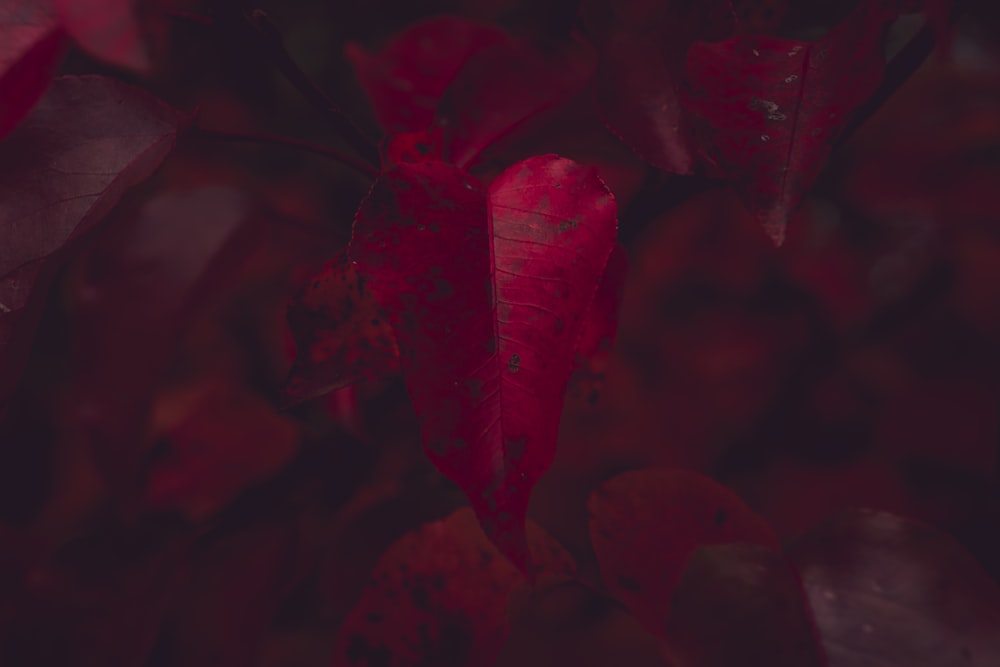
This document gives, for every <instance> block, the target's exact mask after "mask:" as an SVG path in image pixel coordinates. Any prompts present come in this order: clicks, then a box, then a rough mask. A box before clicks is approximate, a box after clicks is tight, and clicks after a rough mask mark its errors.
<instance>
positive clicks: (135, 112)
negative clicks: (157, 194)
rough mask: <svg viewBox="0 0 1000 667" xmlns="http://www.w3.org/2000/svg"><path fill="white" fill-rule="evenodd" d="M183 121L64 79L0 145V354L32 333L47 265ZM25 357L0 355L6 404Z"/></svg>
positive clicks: (154, 103) (138, 97) (102, 81)
mask: <svg viewBox="0 0 1000 667" xmlns="http://www.w3.org/2000/svg"><path fill="white" fill-rule="evenodd" d="M181 121H182V119H181V116H180V115H179V114H178V113H177V112H176V111H174V110H173V109H171V108H169V107H167V106H166V105H165V104H163V103H162V102H160V101H159V100H157V99H155V98H153V97H151V96H150V95H149V94H148V93H145V92H144V91H141V90H139V89H137V88H133V87H131V86H127V85H125V84H123V83H121V82H119V81H115V80H113V79H108V78H105V77H99V76H84V77H63V78H60V79H56V80H55V81H54V82H53V84H52V87H51V88H50V90H49V92H48V94H47V95H46V96H45V97H44V98H43V99H42V101H41V102H40V103H39V104H38V106H37V107H36V108H35V109H34V111H33V112H32V113H31V115H30V116H29V117H28V118H27V119H26V120H25V121H24V122H23V123H22V124H21V126H20V127H19V128H18V129H17V131H16V132H14V133H13V134H11V135H10V136H8V137H7V138H6V139H4V140H3V142H2V143H0V248H3V252H2V253H0V344H2V343H5V342H7V341H10V340H11V338H12V337H13V336H14V326H15V325H18V324H19V320H26V321H25V322H24V325H25V326H26V327H27V328H28V329H30V328H31V327H30V320H31V319H32V316H33V314H32V315H31V316H28V317H26V315H27V314H28V313H27V310H28V309H27V308H26V306H27V305H28V301H29V296H30V295H31V292H32V289H34V288H36V281H37V280H38V279H39V277H40V276H43V274H44V268H45V260H46V259H48V258H49V257H51V256H52V255H53V253H56V252H57V251H58V250H60V248H62V247H63V246H64V245H65V244H66V243H67V242H69V241H72V240H74V239H76V238H78V237H79V236H81V235H82V234H84V233H85V232H87V231H88V230H89V229H90V228H91V227H93V226H94V225H95V224H97V223H98V222H100V221H101V220H102V219H103V218H104V217H105V216H106V215H107V214H108V212H109V211H110V210H111V209H112V208H113V207H114V206H115V204H117V203H118V201H119V199H120V198H121V197H122V195H123V194H124V192H125V191H126V190H127V189H128V188H129V187H131V186H133V185H135V184H137V183H139V182H141V181H143V180H145V179H146V178H148V177H149V176H150V175H151V174H152V173H153V172H154V171H155V170H156V168H157V167H159V165H160V163H161V162H162V161H163V159H164V158H165V157H166V156H167V155H168V154H169V153H170V151H171V150H172V149H173V147H174V143H175V141H176V139H177V132H178V128H179V126H180V124H181ZM44 282H47V281H43V283H44ZM37 287H38V288H40V289H46V288H47V285H45V284H42V285H38V286H37ZM25 337H27V338H29V339H30V336H24V335H22V336H21V338H22V339H23V338H25ZM24 356H25V355H24V351H23V350H15V349H6V350H4V349H2V348H0V403H2V402H3V400H4V397H5V394H6V393H7V392H8V391H9V390H10V386H11V385H12V384H13V383H14V382H15V381H16V379H17V376H18V374H19V373H20V363H21V362H23V359H24Z"/></svg>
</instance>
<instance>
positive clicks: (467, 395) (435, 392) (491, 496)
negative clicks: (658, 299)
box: [350, 156, 616, 571]
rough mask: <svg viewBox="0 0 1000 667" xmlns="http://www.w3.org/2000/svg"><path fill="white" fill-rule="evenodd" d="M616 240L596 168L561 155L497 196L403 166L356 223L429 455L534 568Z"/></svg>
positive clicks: (510, 173)
mask: <svg viewBox="0 0 1000 667" xmlns="http://www.w3.org/2000/svg"><path fill="white" fill-rule="evenodd" d="M615 231H616V220H615V205H614V199H613V198H612V196H611V194H610V192H608V190H607V188H606V187H605V186H604V184H603V183H602V181H601V180H600V178H599V177H598V176H597V174H596V172H595V171H594V170H592V169H586V168H583V167H580V166H579V165H576V164H575V163H573V162H571V161H569V160H565V159H562V158H558V157H555V156H545V157H535V158H531V159H528V160H525V161H524V162H520V163H518V164H516V165H514V166H512V167H511V168H510V169H508V170H507V171H506V172H504V173H503V174H501V175H500V176H498V177H497V178H496V180H494V181H493V184H492V185H491V186H490V189H489V192H483V191H482V190H480V188H479V187H478V185H477V184H476V182H475V181H473V180H472V178H471V177H469V176H468V175H467V174H465V173H464V172H462V171H460V170H459V169H456V168H454V167H452V166H450V165H446V164H442V163H434V162H425V163H421V164H414V165H402V166H400V167H397V168H395V169H393V170H390V171H388V172H386V173H385V174H383V176H382V177H380V178H379V180H378V181H377V182H376V184H375V186H374V188H373V189H372V192H371V194H370V196H369V198H368V199H367V200H366V201H365V203H364V204H363V205H362V207H361V209H360V211H359V212H358V216H357V219H356V221H355V227H354V237H353V239H352V242H351V243H352V245H351V249H350V255H351V257H352V258H353V259H354V261H355V262H356V263H357V265H358V268H359V270H360V272H361V273H362V275H364V276H365V277H366V278H368V279H369V280H370V283H369V285H370V287H371V289H372V292H373V293H374V294H375V296H376V298H377V299H378V300H379V302H380V303H381V304H382V306H383V308H384V309H385V310H386V312H387V313H388V315H389V321H390V323H391V324H392V327H393V330H394V331H395V333H396V341H397V342H398V344H399V349H400V354H401V358H402V364H401V365H402V369H403V374H404V378H405V380H406V384H407V387H408V389H409V393H410V397H411V399H412V400H413V404H414V407H415V409H416V413H417V416H418V418H419V419H420V424H421V433H422V437H423V441H424V447H425V449H426V451H427V453H428V456H429V457H430V458H431V460H432V461H433V462H434V464H435V465H436V466H437V467H438V468H439V469H440V470H441V471H442V472H443V473H444V474H445V475H446V476H448V477H449V478H450V479H452V480H453V481H455V482H456V483H457V484H458V485H459V486H461V487H462V489H463V490H464V491H465V492H466V494H467V495H468V496H469V498H470V501H471V502H472V506H473V508H474V509H475V510H476V513H477V514H478V515H479V517H480V519H481V520H482V521H483V523H484V527H485V530H486V534H487V535H489V536H490V538H491V539H492V540H494V542H495V543H496V544H497V546H498V547H499V548H500V551H501V552H502V553H504V554H505V555H507V556H509V557H511V558H512V559H513V560H514V562H515V563H516V564H517V565H518V566H519V567H520V568H521V569H522V570H525V571H527V569H528V554H527V552H526V550H525V543H524V517H525V512H526V509H527V505H528V499H529V497H530V494H531V489H532V487H533V486H534V484H535V482H536V481H537V480H538V478H539V477H540V476H541V474H542V473H543V472H544V471H545V470H546V469H547V468H548V466H549V465H550V464H551V462H552V457H553V455H554V451H555V444H556V433H557V430H558V426H559V414H560V411H561V406H562V401H563V394H564V392H565V388H566V382H567V380H568V378H569V374H570V371H571V369H572V362H573V347H574V345H573V344H574V342H575V341H576V338H577V336H578V334H579V328H580V324H581V319H580V318H581V316H582V314H583V312H584V311H585V309H586V306H587V303H588V301H589V300H590V297H591V296H592V295H593V293H594V290H595V289H596V286H597V282H598V280H599V279H600V276H601V272H602V271H603V268H604V265H605V263H606V261H607V258H608V255H609V254H610V252H611V250H612V247H613V244H614V236H615Z"/></svg>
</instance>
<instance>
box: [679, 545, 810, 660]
mask: <svg viewBox="0 0 1000 667" xmlns="http://www.w3.org/2000/svg"><path fill="white" fill-rule="evenodd" d="M665 645H666V649H667V655H669V656H670V658H671V664H672V665H677V666H678V667H730V666H731V665H768V666H769V667H825V665H826V661H825V657H824V654H823V650H822V649H821V648H820V646H819V642H818V641H817V638H816V634H815V630H814V627H813V623H812V618H811V616H810V611H809V605H808V602H807V601H806V598H805V595H804V593H803V591H802V586H801V584H800V583H799V578H798V575H797V574H796V572H795V568H794V567H792V565H791V563H790V562H789V561H788V560H787V559H786V558H785V557H784V556H782V555H781V554H780V553H778V552H777V551H774V550H772V549H768V548H766V547H762V546H759V545H754V544H724V545H714V546H706V547H701V548H699V549H698V550H697V551H695V553H694V555H692V556H691V559H690V560H689V561H688V565H687V567H686V568H685V569H684V574H683V575H682V576H681V578H680V581H678V582H677V588H676V589H674V593H673V596H672V599H671V610H670V620H669V622H668V623H667V629H666V641H665Z"/></svg>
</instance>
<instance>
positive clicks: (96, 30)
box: [51, 0, 149, 72]
mask: <svg viewBox="0 0 1000 667" xmlns="http://www.w3.org/2000/svg"><path fill="white" fill-rule="evenodd" d="M51 1H52V7H53V9H54V10H55V14H56V16H57V17H58V18H59V24H60V27H61V28H62V29H63V30H65V31H66V33H67V34H69V36H70V37H72V38H73V40H74V41H75V42H76V44H77V45H78V46H79V47H80V48H81V49H83V50H84V51H86V52H88V53H89V54H90V55H92V56H94V57H95V58H99V59H100V60H103V61H105V62H107V63H110V64H112V65H117V66H119V67H126V68H128V69H132V70H136V71H139V72H143V71H145V70H147V69H148V68H149V56H148V55H147V53H146V47H145V44H144V43H143V38H142V33H141V32H140V29H139V23H138V21H137V20H136V16H135V7H134V5H135V4H136V0H51Z"/></svg>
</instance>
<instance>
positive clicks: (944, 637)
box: [787, 512, 1000, 667]
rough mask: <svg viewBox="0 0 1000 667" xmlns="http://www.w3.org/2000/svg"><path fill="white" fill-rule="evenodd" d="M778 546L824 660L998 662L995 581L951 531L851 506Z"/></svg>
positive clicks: (835, 663) (834, 665)
mask: <svg viewBox="0 0 1000 667" xmlns="http://www.w3.org/2000/svg"><path fill="white" fill-rule="evenodd" d="M787 552H788V554H789V557H790V558H791V559H792V561H793V562H794V563H795V564H796V565H797V566H798V569H799V571H800V573H801V576H802V580H803V583H804V585H805V589H806V591H807V592H808V594H809V601H810V603H811V605H812V609H813V614H814V616H815V618H816V624H817V626H818V627H819V630H820V634H821V636H822V638H823V643H824V645H825V647H826V652H827V655H828V657H829V664H830V667H856V666H858V665H913V666H915V667H916V666H924V665H926V666H927V667H943V666H946V665H947V666H950V665H955V666H956V667H958V666H959V665H984V666H985V665H996V664H1000V633H998V632H997V628H1000V587H998V586H997V583H996V581H994V580H993V579H992V578H991V577H990V576H989V575H987V574H986V573H985V572H984V571H983V569H982V568H981V567H980V565H979V564H978V563H977V562H976V560H975V559H974V558H973V557H972V556H971V555H970V554H969V553H967V552H966V551H965V550H964V549H962V547H961V546H959V544H958V543H957V542H955V540H954V539H952V538H951V537H950V536H948V535H946V534H944V533H942V532H940V531H938V530H936V529H934V528H931V527H929V526H926V525H923V524H919V523H916V522H911V521H908V520H905V519H901V518H899V517H896V516H893V515H891V514H885V513H876V512H852V513H848V514H845V515H842V516H840V517H837V518H835V519H832V520H830V521H828V522H825V523H823V524H821V525H820V526H818V527H817V528H816V529H815V530H813V531H812V532H811V533H810V534H809V535H807V536H806V537H804V538H802V539H801V540H798V541H796V542H795V543H793V544H792V545H791V546H790V547H789V548H788V551H787Z"/></svg>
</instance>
